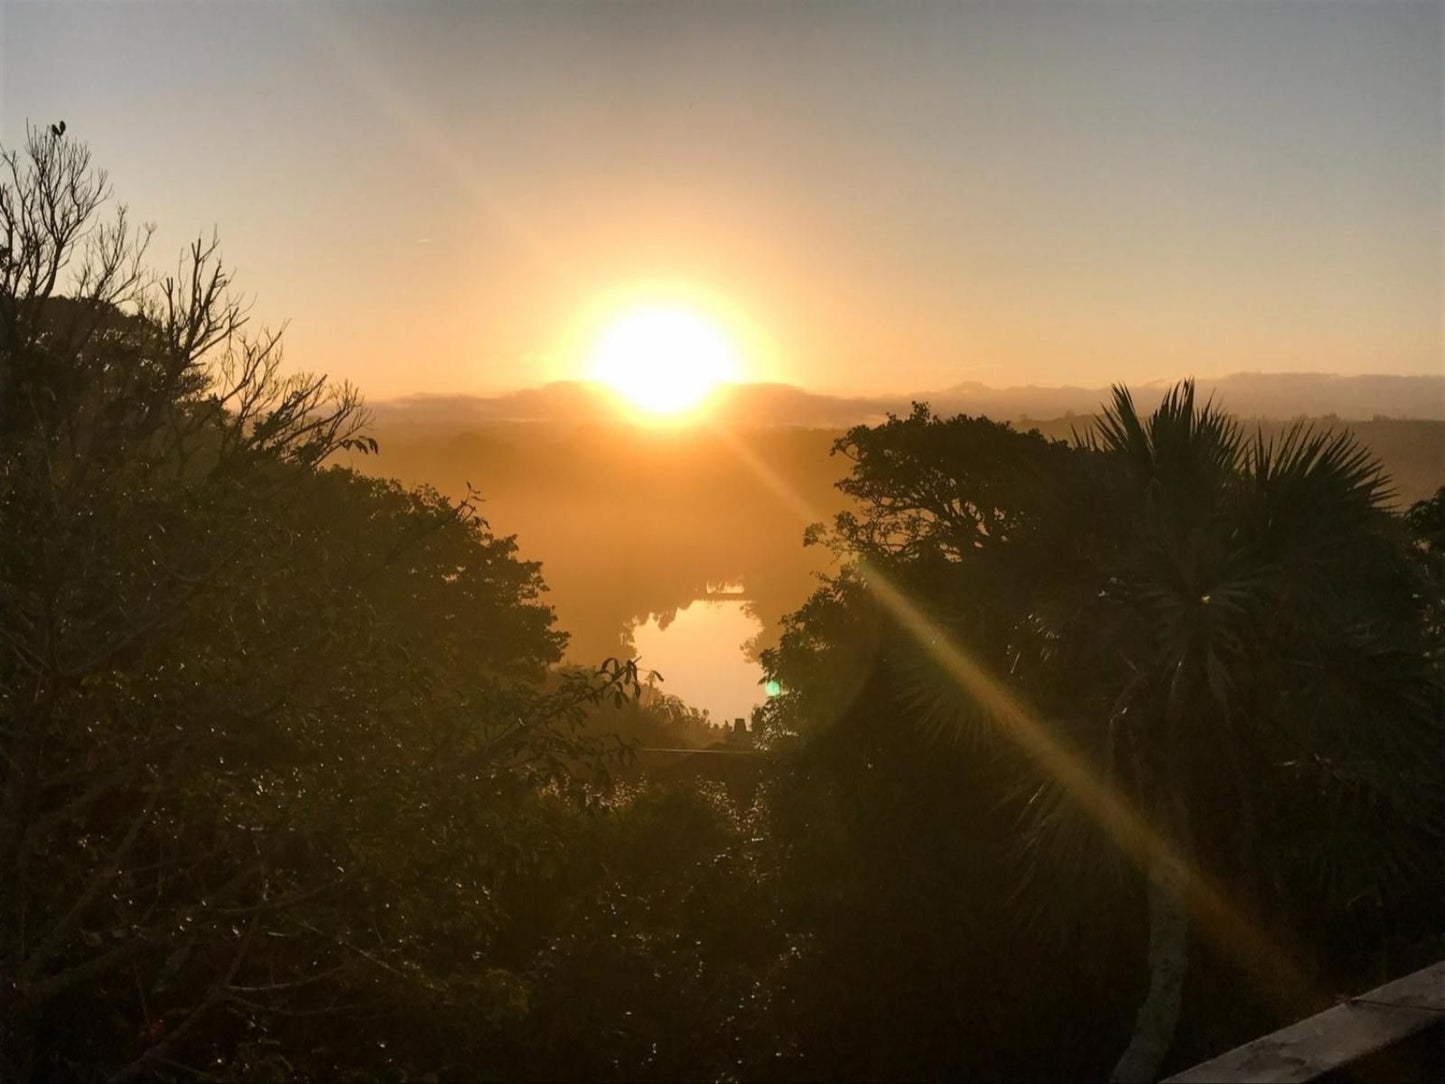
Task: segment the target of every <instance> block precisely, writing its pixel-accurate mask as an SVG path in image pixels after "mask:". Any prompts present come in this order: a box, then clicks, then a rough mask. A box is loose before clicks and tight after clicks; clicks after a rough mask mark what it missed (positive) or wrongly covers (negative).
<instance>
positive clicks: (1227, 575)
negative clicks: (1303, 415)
mask: <svg viewBox="0 0 1445 1084" xmlns="http://www.w3.org/2000/svg"><path fill="white" fill-rule="evenodd" d="M839 447H840V450H842V451H843V452H844V453H845V454H848V455H849V456H850V457H852V458H853V459H854V469H853V474H852V477H851V478H850V479H849V480H848V481H847V482H845V483H844V488H845V489H846V490H847V491H848V492H849V493H850V494H852V495H853V496H855V498H857V499H859V501H860V502H861V505H862V515H861V517H858V516H843V517H840V518H839V519H838V520H837V521H836V523H835V527H834V534H833V539H834V541H835V544H837V545H838V546H839V547H840V548H841V549H843V550H845V551H846V552H849V553H851V554H853V555H855V556H856V568H855V570H854V571H851V572H847V573H845V575H844V576H843V577H840V578H839V579H838V580H835V582H834V584H833V585H831V586H830V587H829V588H827V589H826V590H827V592H829V593H831V595H832V596H833V598H834V600H835V602H836V601H837V600H838V599H841V598H842V597H844V595H845V594H847V595H851V596H852V597H854V598H858V599H862V598H864V597H866V595H867V590H864V591H863V592H860V591H858V590H857V589H856V588H854V587H852V586H850V582H851V581H856V582H857V584H858V585H860V586H861V587H863V588H865V589H866V588H867V587H868V584H869V581H870V580H876V579H878V578H882V579H884V580H885V581H886V582H887V583H889V584H891V585H893V587H894V588H896V589H900V590H901V591H902V592H903V593H904V594H906V595H907V596H908V597H909V598H911V599H913V600H915V605H916V609H917V610H919V611H922V612H924V613H926V614H927V615H928V618H929V621H930V622H932V627H934V628H936V629H937V630H940V634H941V635H947V636H949V637H950V638H952V640H953V641H954V642H956V643H957V644H959V645H961V647H962V649H963V650H964V651H967V652H968V653H969V654H970V656H971V657H972V658H973V659H975V660H976V661H977V662H978V663H979V664H980V665H982V666H983V667H985V668H986V670H988V671H989V672H991V674H992V679H991V680H993V681H994V682H995V683H997V685H999V686H1000V687H1002V688H1004V689H1008V690H1011V691H1012V693H1013V694H1014V695H1016V696H1018V697H1020V698H1021V699H1022V700H1023V701H1025V702H1027V703H1029V704H1031V705H1033V707H1034V708H1035V709H1036V711H1037V713H1038V715H1039V716H1040V718H1041V720H1042V721H1043V723H1044V725H1045V726H1046V727H1047V728H1048V729H1049V730H1050V731H1052V732H1053V734H1054V735H1056V739H1057V741H1058V743H1059V745H1060V747H1061V748H1065V749H1068V750H1071V756H1072V757H1073V758H1074V759H1075V760H1076V761H1077V762H1078V763H1080V764H1083V765H1085V766H1086V768H1087V771H1088V772H1089V773H1090V774H1091V775H1092V776H1093V777H1094V778H1096V779H1098V780H1101V781H1102V782H1104V783H1105V784H1107V786H1108V788H1109V789H1110V790H1112V791H1113V793H1115V794H1117V795H1120V796H1121V798H1122V800H1123V802H1124V803H1125V808H1132V809H1137V810H1138V811H1140V813H1141V814H1143V816H1144V817H1145V818H1146V820H1147V823H1148V824H1149V825H1150V826H1152V834H1151V835H1150V837H1149V838H1150V840H1151V841H1152V842H1149V843H1148V844H1147V846H1145V847H1143V848H1142V849H1141V848H1139V847H1131V848H1130V857H1132V858H1134V859H1135V861H1137V862H1140V863H1141V864H1142V866H1143V872H1144V874H1145V875H1146V882H1147V884H1148V886H1149V890H1148V897H1149V903H1148V906H1149V926H1150V949H1149V953H1148V956H1149V974H1150V982H1149V988H1148V992H1147V994H1146V996H1145V998H1144V1001H1143V1004H1142V1006H1141V1008H1140V1011H1139V1013H1138V1016H1137V1019H1136V1022H1135V1027H1134V1030H1133V1035H1132V1038H1131V1040H1130V1043H1129V1044H1128V1048H1127V1050H1126V1051H1125V1053H1124V1055H1123V1056H1122V1057H1121V1058H1120V1060H1119V1063H1118V1064H1117V1065H1116V1067H1115V1076H1116V1077H1117V1078H1119V1079H1145V1078H1151V1077H1152V1076H1153V1075H1155V1074H1156V1073H1157V1071H1158V1069H1159V1066H1160V1065H1161V1064H1162V1061H1163V1058H1164V1056H1165V1055H1166V1053H1167V1051H1168V1049H1169V1045H1170V1041H1171V1038H1172V1036H1173V1033H1174V1029H1175V1025H1176V1022H1177V1020H1178V1015H1179V1011H1180V1004H1181V998H1182V996H1183V990H1184V981H1185V975H1186V946H1187V944H1188V943H1189V938H1190V925H1191V916H1190V914H1189V911H1188V909H1187V906H1186V904H1187V902H1188V901H1190V900H1191V899H1194V898H1196V896H1197V886H1196V884H1195V883H1194V879H1195V877H1196V874H1195V872H1194V871H1195V870H1197V869H1198V868H1201V867H1202V868H1204V869H1207V870H1208V871H1209V876H1211V877H1216V876H1219V877H1226V878H1228V883H1229V884H1230V885H1231V886H1233V887H1234V888H1236V889H1239V890H1247V892H1248V894H1250V895H1251V897H1252V898H1258V897H1259V895H1260V894H1262V893H1268V892H1270V891H1273V892H1275V893H1276V895H1278V894H1281V893H1283V894H1286V895H1287V894H1288V892H1289V891H1291V890H1296V889H1298V887H1299V885H1300V883H1301V879H1302V878H1303V876H1304V874H1305V872H1306V871H1308V873H1309V874H1310V875H1311V876H1310V882H1311V885H1312V887H1313V888H1314V889H1315V890H1316V891H1318V890H1319V889H1320V888H1323V889H1325V891H1326V892H1327V899H1328V900H1329V901H1330V902H1331V903H1332V904H1333V905H1341V904H1342V903H1343V901H1345V900H1348V899H1351V898H1354V897H1355V896H1356V895H1358V894H1360V893H1362V892H1364V893H1374V894H1375V895H1376V896H1398V895H1399V892H1400V885H1401V884H1402V883H1407V882H1410V880H1411V878H1418V877H1419V875H1420V871H1421V869H1422V868H1424V867H1425V866H1426V865H1427V864H1428V862H1429V851H1428V849H1427V848H1426V847H1425V846H1423V844H1424V842H1425V839H1426V833H1427V832H1428V831H1429V830H1430V829H1431V828H1433V827H1435V826H1438V823H1439V815H1440V807H1439V802H1438V800H1437V799H1435V798H1433V797H1432V789H1431V788H1432V783H1431V780H1432V779H1433V778H1438V775H1437V774H1436V773H1438V771H1439V750H1440V748H1441V745H1442V743H1441V742H1440V737H1441V735H1440V731H1439V727H1440V724H1439V718H1440V715H1439V707H1440V697H1439V689H1438V686H1437V685H1435V683H1434V678H1433V677H1432V675H1431V673H1430V671H1429V668H1428V666H1427V665H1426V653H1425V641H1424V636H1423V623H1422V621H1421V608H1420V605H1419V593H1418V590H1417V581H1416V579H1415V577H1414V575H1413V573H1412V571H1411V567H1410V562H1409V560H1408V557H1407V552H1406V548H1405V547H1404V545H1403V544H1402V540H1401V537H1400V533H1399V529H1398V523H1397V522H1396V521H1395V520H1394V519H1393V518H1392V517H1391V516H1390V515H1389V514H1388V512H1387V511H1386V508H1385V504H1384V501H1385V498H1386V491H1385V487H1384V484H1383V480H1382V478H1381V477H1380V474H1379V470H1378V467H1377V466H1376V465H1375V464H1374V463H1373V461H1371V460H1370V459H1369V458H1368V456H1367V455H1366V454H1365V453H1364V452H1363V451H1362V450H1361V449H1360V448H1359V447H1358V446H1357V445H1356V444H1355V443H1354V441H1353V440H1352V439H1351V438H1350V437H1349V436H1348V435H1347V434H1330V433H1316V432H1312V431H1310V430H1309V429H1307V428H1305V427H1296V428H1295V429H1293V430H1292V431H1290V432H1289V433H1288V434H1287V435H1286V436H1285V437H1284V438H1283V440H1281V441H1280V442H1279V443H1277V444H1267V443H1265V442H1263V441H1262V440H1255V441H1253V442H1250V441H1246V440H1245V439H1244V438H1243V436H1242V433H1241V432H1240V430H1239V427H1238V425H1237V424H1236V423H1234V422H1233V421H1232V420H1231V419H1229V418H1228V417H1227V416H1225V415H1223V414H1221V413H1220V412H1218V411H1217V410H1215V409H1213V408H1212V407H1209V406H1206V407H1202V408H1200V407H1197V406H1196V404H1195V402H1194V398H1193V388H1192V386H1191V385H1189V384H1185V385H1181V386H1180V387H1178V388H1176V389H1174V391H1173V392H1172V393H1171V394H1170V395H1168V396H1166V397H1165V400H1164V402H1163V403H1162V404H1161V406H1160V408H1159V410H1158V411H1156V412H1155V414H1154V415H1153V416H1152V417H1150V418H1149V419H1147V420H1146V419H1141V418H1140V417H1138V415H1137V414H1136V412H1135V411H1134V408H1133V404H1132V400H1131V399H1130V397H1129V396H1128V394H1127V392H1125V391H1123V390H1122V389H1120V390H1119V391H1118V392H1116V395H1115V399H1114V403H1113V405H1112V407H1111V408H1110V409H1109V410H1108V411H1106V413H1105V415H1104V418H1103V420H1102V422H1101V423H1100V425H1099V427H1098V429H1097V430H1096V431H1095V433H1094V434H1093V435H1092V436H1091V437H1090V438H1087V439H1084V440H1081V441H1079V442H1077V443H1076V444H1075V446H1073V447H1068V446H1062V445H1048V444H1046V442H1044V441H1042V439H1041V438H1038V437H1036V436H1034V437H1032V438H1030V437H1028V436H1026V435H1024V434H1017V433H1013V432H1012V431H1010V430H1008V429H1007V428H1006V427H1002V426H994V425H993V423H987V422H983V421H982V420H971V419H954V420H951V421H942V420H939V419H935V418H933V417H932V416H931V415H929V414H928V413H927V411H926V410H919V411H916V412H915V414H914V416H913V417H912V418H909V419H907V420H898V419H894V420H892V421H890V422H889V423H888V424H887V425H884V426H882V427H878V428H876V429H872V430H855V431H853V432H850V433H849V434H848V435H847V436H846V437H845V438H844V439H843V440H842V441H840V445H839ZM827 597H828V595H827V594H825V595H822V596H818V597H815V600H814V601H813V602H812V603H810V604H809V607H810V608H811V609H809V608H805V610H804V611H802V612H801V613H800V614H799V615H798V616H797V617H796V618H795V619H794V622H793V625H792V628H791V629H790V632H789V634H788V635H786V636H785V637H784V647H783V649H782V650H780V652H778V653H775V654H774V655H773V656H772V657H771V658H770V660H769V662H770V673H771V674H772V676H774V677H776V678H778V679H779V680H780V681H781V682H782V684H783V686H784V688H785V689H790V690H792V692H791V693H790V695H789V696H785V697H783V698H782V701H783V702H782V703H778V704H777V705H776V707H775V708H773V709H772V710H773V712H774V717H775V719H777V720H781V721H787V720H789V719H793V720H796V719H797V718H799V716H800V715H801V716H803V717H806V716H807V714H808V709H809V707H810V705H811V706H817V705H818V704H819V703H822V702H821V701H818V699H817V698H818V697H819V696H824V697H827V696H832V695H835V693H834V692H833V690H831V689H830V690H825V691H822V692H820V690H819V689H818V688H817V684H818V683H817V679H816V677H815V673H816V671H817V670H818V667H819V666H820V665H821V659H822V658H823V657H826V656H827V655H830V654H837V652H836V651H834V650H833V649H832V648H831V647H819V644H820V642H821V640H822V637H820V636H818V635H817V629H815V628H814V627H813V625H814V623H815V622H816V620H817V618H818V616H819V615H820V614H822V613H823V612H825V610H826V611H827V612H833V613H834V614H835V616H834V617H833V618H831V619H830V620H832V621H833V622H834V623H836V622H837V620H838V617H837V616H836V612H837V607H836V605H833V606H828V607H825V608H823V609H820V607H823V601H822V600H823V599H826V598H827ZM882 625H883V631H882V632H881V634H880V643H881V644H882V645H883V646H881V647H880V648H879V649H878V650H879V652H880V653H882V654H883V655H884V656H885V657H886V658H887V659H888V668H889V670H890V671H891V672H892V673H893V674H894V675H895V678H894V683H895V685H896V687H897V689H898V690H899V691H898V692H897V694H895V695H896V699H897V700H898V701H900V706H901V707H905V708H906V710H908V711H909V713H910V714H911V715H913V717H914V718H915V719H916V720H919V721H920V722H925V723H928V724H930V725H931V726H932V727H933V728H934V729H936V730H943V731H949V730H951V731H953V732H956V733H962V734H968V735H970V736H972V737H975V738H977V739H979V740H981V741H982V742H983V743H984V745H985V746H987V745H989V744H997V742H998V739H999V737H1000V735H1006V734H1007V733H1008V730H1007V729H1006V728H1004V729H1000V728H999V727H998V726H997V725H996V722H997V720H996V719H995V712H996V707H995V706H994V705H993V704H991V703H990V702H985V701H981V700H979V699H977V698H976V697H975V696H974V695H973V690H964V689H960V687H959V686H958V685H957V684H956V683H955V682H954V680H953V677H952V675H951V674H950V673H949V672H948V671H947V670H946V668H941V667H939V666H938V665H937V664H936V655H935V653H934V652H933V651H931V650H930V649H929V647H930V645H928V644H921V643H919V642H918V639H919V637H918V630H917V628H916V627H915V628H914V629H913V630H912V632H909V631H908V630H906V629H905V628H903V627H900V626H899V625H898V624H896V623H891V622H890V621H889V620H887V615H886V614H885V619H884V621H883V622H882ZM809 644H812V645H814V646H813V648H811V649H810V648H809V647H808V645H809ZM855 669H856V668H855ZM790 700H791V703H789V701H790ZM1014 759H1015V761H1016V762H1017V759H1018V758H1016V757H1015V758H1014ZM1020 767H1021V768H1023V770H1021V771H1020V775H1019V778H1020V785H1021V788H1022V792H1023V794H1024V795H1026V797H1027V801H1026V803H1025V804H1024V806H1023V809H1024V810H1025V818H1026V819H1025V826H1026V834H1025V842H1026V847H1025V853H1026V854H1028V855H1030V856H1032V857H1034V858H1035V859H1036V863H1037V865H1039V866H1045V867H1047V866H1051V865H1058V864H1060V863H1066V866H1065V868H1067V869H1069V870H1070V871H1071V873H1070V877H1071V878H1072V883H1070V882H1069V881H1068V880H1066V882H1065V883H1068V884H1069V885H1070V889H1071V890H1074V888H1075V885H1077V883H1078V882H1080V881H1083V880H1087V879H1088V876H1089V870H1090V869H1091V868H1093V869H1095V870H1097V868H1098V866H1099V863H1098V860H1097V858H1098V856H1099V855H1100V854H1103V853H1106V851H1105V850H1101V848H1108V847H1110V846H1111V845H1116V844H1117V843H1118V842H1119V840H1118V839H1117V838H1111V836H1110V833H1109V831H1107V830H1104V829H1105V828H1107V827H1108V825H1107V824H1105V825H1103V826H1101V824H1100V822H1099V819H1098V816H1097V814H1098V811H1097V810H1091V809H1089V808H1088V807H1087V806H1083V807H1081V806H1080V804H1079V802H1078V800H1077V799H1078V797H1079V795H1078V794H1077V793H1076V792H1073V791H1071V788H1070V786H1068V785H1066V782H1064V781H1061V779H1060V778H1059V777H1058V776H1057V775H1055V774H1053V773H1052V772H1050V771H1049V770H1045V769H1048V768H1051V767H1054V766H1053V765H1047V764H1042V765H1041V764H1037V763H1036V764H1034V765H1033V766H1032V770H1028V769H1027V768H1026V767H1024V766H1020ZM1030 779H1032V782H1030V781H1029V780H1030ZM1225 809H1228V810H1232V811H1237V815H1236V816H1231V817H1226V818H1219V817H1215V816H1212V814H1213V813H1214V812H1215V811H1219V810H1225ZM1422 826H1428V827H1422ZM1386 844H1388V845H1386ZM1382 853H1383V854H1388V855H1389V856H1390V861H1389V863H1385V862H1379V861H1370V859H1371V858H1375V857H1378V856H1380V855H1381V854H1382ZM1391 863H1398V864H1397V865H1393V866H1392V865H1391ZM1271 874H1275V875H1277V876H1271ZM1271 882H1273V883H1271ZM1414 883H1416V884H1418V883H1419V881H1418V879H1417V880H1415V881H1414Z"/></svg>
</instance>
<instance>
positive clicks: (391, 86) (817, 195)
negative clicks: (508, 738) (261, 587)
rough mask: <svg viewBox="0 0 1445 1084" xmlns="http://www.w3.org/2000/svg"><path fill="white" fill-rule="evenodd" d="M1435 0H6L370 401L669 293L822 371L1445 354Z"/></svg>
mask: <svg viewBox="0 0 1445 1084" xmlns="http://www.w3.org/2000/svg"><path fill="white" fill-rule="evenodd" d="M1442 52H1445V28H1442V5H1441V3H1439V2H1431V3H1412V2H1405V0H1374V2H1360V3H1336V2H1332V0H1155V2H1152V3H1133V4H1118V3H1112V2H1104V0H1098V2H1091V0H1073V2H1064V0H1058V2H1049V3H1033V2H1029V0H1008V2H995V3H966V2H963V0H958V2H949V3H943V4H908V3H891V4H883V3H876V4H854V3H847V2H844V0H830V2H827V3H791V4H786V5H783V4H766V5H765V4H753V3H728V2H722V0H720V2H716V3H707V4H704V3H686V2H682V0H675V2H666V3H659V4H648V3H641V2H632V3H625V4H612V3H604V2H580V0H579V2H573V3H545V2H540V0H539V2H532V3H512V4H461V3H445V4H442V3H436V4H431V3H425V2H412V3H405V4H403V3H400V2H394V3H380V2H376V3H346V4H324V3H320V2H310V3H305V4H300V3H291V4H281V3H260V2H248V3H238V4H220V3H205V2H187V3H180V2H174V3H154V2H125V0H116V2H111V3H104V4H96V3H79V2H72V0H55V2H49V3H39V2H31V3H21V2H17V0H0V142H4V143H5V144H6V145H7V146H13V145H15V144H16V143H17V141H19V140H20V139H21V138H23V132H24V128H25V125H26V123H27V122H32V123H49V122H51V121H53V120H58V119H64V120H65V121H66V122H67V124H68V125H69V131H70V134H71V135H72V136H73V137H75V138H79V139H83V140H85V141H87V142H88V143H89V144H90V145H91V147H92V149H93V150H94V152H95V155H96V158H97V160H98V161H99V162H100V163H101V164H103V165H104V166H105V167H106V168H107V169H108V170H109V172H110V175H111V179H112V182H113V184H114V187H115V190H116V193H117V196H118V197H119V198H120V199H122V200H123V201H125V202H127V203H128V204H129V205H130V207H131V209H132V212H133V213H134V214H136V215H138V216H139V217H141V218H143V219H149V220H153V221H155V222H156V223H157V224H158V227H159V229H158V232H157V236H156V243H155V249H154V252H155V255H156V257H157V258H158V260H159V262H161V263H162V265H163V266H165V265H168V263H169V261H170V260H171V259H172V257H173V254H176V253H178V252H179V251H180V249H181V247H182V245H183V244H184V242H185V240H186V239H187V237H188V236H192V235H194V234H195V233H196V232H197V231H200V232H204V233H209V232H210V231H211V230H212V229H213V228H214V229H215V230H217V231H218V232H219V234H220V237H221V239H222V244H223V248H224V252H225V254H226V257H227V259H228V260H229V261H230V262H231V263H232V264H233V265H234V266H235V268H236V269H237V273H238V281H239V283H240V285H241V287H242V289H243V290H244V291H245V293H246V294H247V296H249V297H253V298H254V301H253V309H252V311H253V314H254V318H255V319H256V320H257V322H265V323H269V324H273V325H274V324H279V323H281V322H283V321H289V323H287V328H288V330H287V337H286V341H287V348H288V358H289V361H290V363H291V364H292V365H294V366H296V367H298V368H304V369H308V370H314V371H323V372H327V373H329V374H331V375H332V376H333V377H337V378H346V379H350V380H352V381H354V382H356V383H357V384H359V385H360V386H361V388H362V390H363V391H364V392H366V393H367V394H368V396H369V397H371V398H373V399H375V398H385V397H390V396H397V395H405V394H410V393H417V392H430V393H447V392H491V391H498V390H503V389H509V388H517V387H523V386H530V385H534V384H537V383H540V382H543V381H547V380H554V379H565V378H572V377H577V376H580V375H583V374H584V369H585V357H586V354H587V351H588V349H589V343H590V342H591V341H592V340H593V339H595V338H596V336H597V335H598V334H599V329H600V327H601V326H602V324H604V323H605V321H606V320H607V319H609V318H610V316H611V315H615V314H616V313H617V312H619V311H621V310H623V309H625V308H626V307H627V306H629V305H634V304H638V303H641V302H650V301H652V300H655V299H659V298H660V299H663V300H665V301H679V300H680V301H682V302H684V303H686V304H688V305H690V306H691V307H692V308H694V309H695V310H697V311H699V312H702V313H704V314H705V315H706V316H707V317H708V318H709V319H711V320H714V321H716V322H717V323H718V325H719V326H721V327H722V328H723V329H724V330H725V332H726V334H727V335H728V336H729V338H730V339H731V340H732V341H733V342H734V343H735V345H736V348H737V351H738V354H739V359H740V360H739V364H740V370H741V371H740V374H739V375H741V376H743V377H745V378H752V379H766V380H783V381H788V382H792V383H797V384H801V385H803V386H805V387H808V388H811V389H815V390H820V391H832V392H846V393H877V392H894V393H897V392H902V391H915V390H916V391H927V390H932V389H938V388H942V387H946V386H949V385H952V384H956V383H958V382H961V381H980V382H983V383H986V384H990V385H994V386H1009V385H1018V384H1043V385H1057V384H1078V385H1084V386H1099V385H1102V384H1105V383H1108V382H1110V381H1117V380H1127V381H1131V382H1139V381H1145V380H1156V379H1174V378H1178V377H1181V376H1185V375H1190V374H1193V375H1197V376H1217V375H1224V374H1227V373H1230V372H1236V371H1242V370H1247V371H1263V372H1286V371H1323V372H1336V373H1344V374H1363V373H1439V372H1442V371H1445V348H1442V341H1445V321H1442V295H1445V273H1442V263H1445V223H1442V218H1445V185H1442V143H1445V124H1442V99H1445V84H1442Z"/></svg>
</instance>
